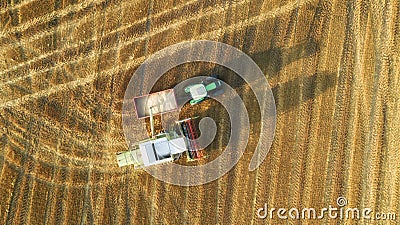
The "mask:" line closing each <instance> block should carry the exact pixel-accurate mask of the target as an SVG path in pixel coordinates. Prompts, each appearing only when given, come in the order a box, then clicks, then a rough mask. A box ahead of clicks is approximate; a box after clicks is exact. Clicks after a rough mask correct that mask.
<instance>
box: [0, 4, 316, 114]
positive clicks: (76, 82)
mask: <svg viewBox="0 0 400 225" xmlns="http://www.w3.org/2000/svg"><path fill="white" fill-rule="evenodd" d="M312 1H313V0H308V1H307V2H312ZM243 3H244V2H243V1H242V2H240V4H243ZM238 4H239V3H238ZM304 4H305V3H304ZM236 5H237V4H236ZM292 5H293V4H287V5H285V6H284V7H280V8H279V9H275V10H272V11H271V12H269V13H265V14H262V15H260V16H256V18H255V19H254V20H253V19H252V20H250V21H246V22H243V23H239V25H242V26H243V25H245V24H257V23H261V22H262V21H264V20H265V19H267V18H271V17H273V16H274V15H276V14H283V13H287V11H288V10H291V7H293V6H292ZM217 11H221V10H217ZM212 12H213V11H211V14H212ZM207 14H210V12H208V13H207ZM202 16H204V15H201V16H200V17H202ZM194 19H197V18H196V17H193V18H191V20H194ZM178 24H185V22H179V23H178ZM178 24H174V25H173V26H172V27H167V28H163V29H161V30H157V31H156V32H154V33H151V36H154V35H156V34H158V33H161V32H163V31H165V30H168V29H170V28H175V27H176V26H178ZM239 25H238V24H236V25H235V24H234V25H231V26H229V27H228V28H227V29H224V30H221V29H218V30H216V31H212V32H208V33H206V34H204V35H201V36H200V37H199V38H205V37H207V36H215V35H217V36H218V33H224V31H225V32H226V31H232V30H235V29H238V27H239ZM240 27H241V26H240ZM145 38H146V37H140V38H138V39H136V40H130V41H128V42H125V43H123V44H122V45H121V47H124V46H127V45H129V44H132V43H134V42H136V41H140V40H145ZM112 49H115V47H113V48H109V49H106V50H103V53H104V52H109V51H111V50H112ZM95 56H96V54H95V53H92V54H91V55H90V56H87V57H80V59H79V60H82V59H85V58H86V59H87V58H92V57H95ZM143 58H144V56H142V57H140V58H136V59H135V60H132V62H138V61H139V62H140V61H142V59H143ZM79 60H75V61H79ZM71 62H73V61H70V62H63V63H61V64H58V65H57V67H60V66H63V65H66V64H69V63H71ZM132 62H127V63H126V64H125V67H124V68H121V66H116V67H114V68H112V69H107V70H105V71H102V72H101V74H111V73H115V72H118V71H121V70H127V69H129V68H130V67H131V66H130V65H138V64H139V63H136V64H134V63H132ZM50 69H54V68H48V69H45V70H44V71H40V72H46V71H48V70H50ZM32 75H33V74H30V75H27V76H26V77H31V76H32ZM95 75H96V73H93V74H91V75H89V76H88V77H86V78H78V79H77V80H74V81H70V82H68V83H63V84H58V85H57V86H53V87H51V88H49V89H47V90H41V91H39V92H36V93H34V94H30V95H27V96H23V97H21V98H19V99H14V100H11V101H8V102H6V103H3V104H2V105H0V108H1V107H4V106H12V105H14V104H15V103H16V102H20V101H22V102H23V101H24V99H26V100H28V99H30V98H29V96H31V97H32V98H37V97H34V96H42V95H43V94H44V93H47V94H51V93H54V92H55V91H54V90H55V89H58V88H60V89H61V90H63V89H65V88H67V87H68V86H71V88H74V87H76V86H80V85H83V84H86V83H88V82H90V81H92V80H93V79H94V78H95ZM99 76H102V75H99ZM21 79H22V78H21ZM17 104H19V103H17Z"/></svg>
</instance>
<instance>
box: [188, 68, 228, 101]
mask: <svg viewBox="0 0 400 225" xmlns="http://www.w3.org/2000/svg"><path fill="white" fill-rule="evenodd" d="M221 85H222V82H221V81H220V80H218V79H217V78H216V76H215V75H214V76H212V77H207V78H206V79H205V80H203V81H202V82H201V83H198V84H192V85H189V86H187V87H186V88H185V93H187V94H190V96H191V98H192V99H191V100H190V105H196V104H199V103H200V102H202V101H204V100H206V99H207V98H209V97H211V96H216V95H219V94H222V93H223V90H222V88H221Z"/></svg>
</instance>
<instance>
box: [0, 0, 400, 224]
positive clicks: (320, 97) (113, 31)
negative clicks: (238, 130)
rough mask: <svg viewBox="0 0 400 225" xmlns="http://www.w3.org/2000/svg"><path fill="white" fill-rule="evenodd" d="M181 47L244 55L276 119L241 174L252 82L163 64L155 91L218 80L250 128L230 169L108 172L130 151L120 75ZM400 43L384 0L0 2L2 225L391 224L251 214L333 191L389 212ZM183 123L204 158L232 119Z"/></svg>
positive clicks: (399, 119) (397, 6)
mask: <svg viewBox="0 0 400 225" xmlns="http://www.w3.org/2000/svg"><path fill="white" fill-rule="evenodd" d="M189 40H213V41H219V42H223V43H226V44H229V45H232V46H234V47H236V48H238V49H240V50H242V51H243V52H245V53H246V54H248V55H249V56H250V57H251V58H252V59H253V60H254V61H255V62H256V63H257V65H258V66H259V67H260V69H261V70H262V71H263V73H264V74H265V77H266V78H267V80H268V82H269V84H270V86H271V88H272V90H273V93H274V98H275V103H276V112H277V125H276V131H275V139H274V142H273V144H272V147H271V150H270V152H269V153H268V155H267V157H266V159H265V161H264V162H263V163H262V164H261V166H260V167H259V168H257V169H256V170H255V171H251V172H250V171H249V170H248V166H249V163H250V160H251V158H252V156H253V153H254V150H255V147H256V146H257V143H258V139H259V134H260V127H261V119H260V110H259V108H258V104H257V101H256V99H255V95H254V93H253V92H252V91H251V89H250V87H249V85H247V84H246V82H245V81H244V80H242V79H241V78H240V77H239V76H237V75H236V74H235V73H234V72H232V71H230V70H229V69H227V68H225V67H222V66H219V65H215V64H212V63H205V62H196V63H187V64H183V65H180V66H178V67H175V68H173V69H171V70H170V71H168V72H167V73H166V74H165V75H164V76H163V77H162V78H161V79H160V80H159V81H158V82H157V83H156V85H155V86H154V88H153V91H160V90H164V89H168V88H173V87H174V86H175V85H176V84H178V83H179V82H180V81H183V80H184V79H187V78H190V77H195V76H201V75H202V76H204V75H205V76H207V75H212V74H218V75H219V76H220V79H221V80H223V81H225V82H226V83H228V84H229V85H230V86H232V87H233V88H234V89H235V90H236V91H237V93H238V94H239V95H240V96H241V98H242V99H243V101H244V102H245V105H246V108H247V110H248V114H249V119H250V125H251V131H250V138H249V141H248V145H247V148H246V151H245V153H244V155H243V156H242V158H241V159H240V161H239V163H238V164H237V165H236V166H235V167H234V168H233V169H232V170H231V171H229V172H228V173H227V174H225V175H224V176H223V177H221V178H220V179H218V180H215V181H213V182H211V183H208V184H205V185H201V186H195V187H181V186H175V185H170V184H167V183H164V182H161V181H158V180H157V179H155V178H153V177H152V176H151V175H149V174H147V173H146V172H145V171H138V170H134V168H133V166H128V167H123V168H119V167H118V165H117V163H116V153H117V152H120V151H125V150H126V149H127V143H126V141H125V137H124V133H123V129H122V119H121V117H122V104H123V98H124V93H125V90H126V87H127V85H128V83H129V81H130V79H131V76H132V74H133V73H134V71H135V70H136V69H137V68H138V66H139V65H140V64H141V63H142V62H143V61H144V60H145V59H147V58H148V57H149V56H151V55H152V54H153V53H155V52H157V51H158V50H161V49H163V48H164V47H167V46H170V45H172V44H176V43H179V42H182V41H189ZM399 46H400V3H399V1H397V0H387V1H377V0H354V1H352V0H348V1H345V0H332V1H328V0H298V1H293V0H283V1H282V0H280V1H278V0H270V1H264V0H233V1H221V0H204V1H202V0H191V1H183V0H165V1H164V0H91V1H80V0H63V1H60V0H1V1H0V224H7V225H11V224H33V225H38V224H71V225H77V224H107V225H108V224H400V219H399V218H397V220H395V221H388V220H386V221H385V220H383V221H380V220H377V219H370V220H365V219H364V220H333V219H329V218H328V217H327V216H325V218H324V219H320V220H318V219H308V220H296V219H286V220H282V219H278V218H277V216H276V214H274V217H273V218H270V217H269V216H268V217H267V218H265V219H261V218H259V217H258V216H257V211H258V209H259V208H261V207H264V206H265V204H267V205H268V207H269V208H280V207H282V208H286V209H290V208H298V209H302V208H304V207H314V208H316V209H321V208H324V207H329V205H332V206H337V199H338V198H339V197H345V198H346V199H347V201H348V206H349V207H358V208H360V209H363V208H372V209H373V211H374V212H383V213H385V212H386V213H389V212H390V213H396V214H397V217H400V163H399V162H400V161H399V151H400V150H399V146H400V113H399V110H400V105H399V104H400V88H399V87H400V76H399V74H400V62H399V54H400V48H399ZM135 82H137V83H138V85H141V84H146V82H149V80H148V79H146V77H143V78H142V79H139V80H137V81H135ZM195 115H199V116H209V117H211V118H213V119H214V120H215V121H216V123H217V127H218V131H217V136H216V138H215V139H214V141H213V143H212V144H211V145H210V146H209V147H208V148H207V149H205V152H206V153H207V155H208V156H209V157H208V158H207V159H205V160H212V159H214V158H216V157H217V156H218V155H219V154H220V153H221V152H222V151H223V150H224V147H225V146H226V145H227V143H228V141H229V137H230V133H231V132H230V122H231V121H230V120H229V116H228V114H227V112H226V110H225V109H224V107H223V106H222V105H221V104H219V103H218V102H217V101H215V100H207V101H205V102H203V103H201V104H200V105H197V106H195V107H190V106H185V107H184V108H183V110H182V111H181V113H180V116H181V117H182V118H184V117H188V116H195ZM144 122H147V123H148V120H144ZM234 122H237V121H234ZM239 122H240V121H239ZM156 124H159V118H156ZM149 129H150V128H149V127H148V131H149ZM137 136H138V138H144V137H146V136H147V135H146V134H145V133H142V132H141V133H139V132H138V133H137ZM205 162H207V161H205ZM178 163H182V164H188V165H195V164H196V162H195V163H187V162H185V160H181V161H180V162H178ZM198 163H204V161H203V162H198ZM177 176H179V174H178V175H177Z"/></svg>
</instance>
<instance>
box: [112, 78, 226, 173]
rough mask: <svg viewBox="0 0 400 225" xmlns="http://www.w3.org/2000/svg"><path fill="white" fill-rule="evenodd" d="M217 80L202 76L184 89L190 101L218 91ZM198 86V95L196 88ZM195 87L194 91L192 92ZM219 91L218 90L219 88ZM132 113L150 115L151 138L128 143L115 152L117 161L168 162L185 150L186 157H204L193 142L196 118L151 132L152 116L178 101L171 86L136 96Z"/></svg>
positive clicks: (143, 164)
mask: <svg viewBox="0 0 400 225" xmlns="http://www.w3.org/2000/svg"><path fill="white" fill-rule="evenodd" d="M220 86H221V82H220V81H219V80H218V79H216V78H209V79H206V80H205V81H204V82H202V83H200V84H194V85H190V86H188V87H187V88H186V89H185V92H186V93H187V94H190V97H191V98H192V100H191V102H190V103H191V105H193V104H198V103H200V102H201V101H204V100H205V99H206V98H207V97H210V96H209V93H211V92H215V91H216V90H217V91H218V88H219V87H220ZM199 89H201V90H203V89H204V90H203V92H204V93H203V92H201V93H200V94H201V95H199V93H198V90H199ZM196 91H197V92H196ZM219 93H222V90H219ZM133 101H134V103H135V109H136V114H137V117H138V118H146V117H150V126H151V138H148V139H145V140H143V141H140V142H138V143H135V144H134V145H131V146H129V150H128V151H126V152H121V153H118V154H117V161H118V165H119V166H120V167H121V166H126V165H132V164H134V166H135V168H142V167H147V166H152V165H157V164H160V163H166V162H171V161H174V160H177V159H179V158H181V156H182V154H183V153H186V154H187V158H188V159H189V160H197V159H201V158H204V154H203V151H202V149H201V147H200V145H199V143H198V142H197V138H198V137H199V132H198V129H197V127H196V123H195V119H196V118H187V119H184V120H180V121H176V123H175V125H174V126H173V127H172V128H169V129H167V130H166V131H164V132H161V133H159V134H155V131H154V121H153V116H154V115H158V114H163V113H167V112H172V111H176V110H178V104H177V101H176V96H175V93H174V90H173V89H168V90H164V91H161V92H157V93H153V94H149V95H144V96H140V97H136V98H134V99H133Z"/></svg>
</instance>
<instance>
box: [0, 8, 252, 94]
mask: <svg viewBox="0 0 400 225" xmlns="http://www.w3.org/2000/svg"><path fill="white" fill-rule="evenodd" d="M244 2H245V1H242V2H240V3H238V4H243V3H244ZM219 12H223V10H221V9H217V10H210V11H207V12H206V13H204V14H202V15H197V16H196V17H192V18H190V19H188V20H183V21H178V22H176V23H174V24H172V25H170V26H164V27H162V28H159V29H156V30H155V31H152V32H151V33H150V34H147V35H146V34H145V35H142V36H139V37H133V38H128V39H127V40H124V43H123V44H122V45H121V47H126V46H128V45H131V44H133V43H136V42H140V41H145V40H146V39H148V38H150V37H153V36H155V35H157V34H161V33H162V32H164V31H166V30H169V29H171V28H176V27H180V26H181V25H185V24H186V23H187V22H188V21H195V20H196V19H200V18H202V17H204V16H210V15H212V14H214V13H219ZM102 38H103V36H102ZM96 40H99V39H98V38H97V39H96ZM114 45H115V44H114ZM115 49H116V47H115V46H114V47H109V48H106V49H104V50H102V51H103V53H108V52H110V51H113V50H115ZM96 56H97V55H96V52H95V51H94V50H93V51H91V53H90V54H88V55H83V56H80V57H77V58H76V59H73V60H69V61H64V62H61V63H58V64H56V66H53V67H48V68H45V69H42V70H39V71H35V72H33V73H30V74H28V75H24V76H21V77H18V78H16V79H13V80H10V81H7V82H6V83H3V84H1V85H0V87H2V86H4V85H7V84H13V83H16V82H18V81H21V80H24V79H31V78H32V77H34V75H36V74H40V73H45V72H48V71H51V70H54V69H56V68H62V67H63V66H65V65H71V64H72V63H77V62H80V61H84V60H89V59H92V58H95V57H96Z"/></svg>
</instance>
